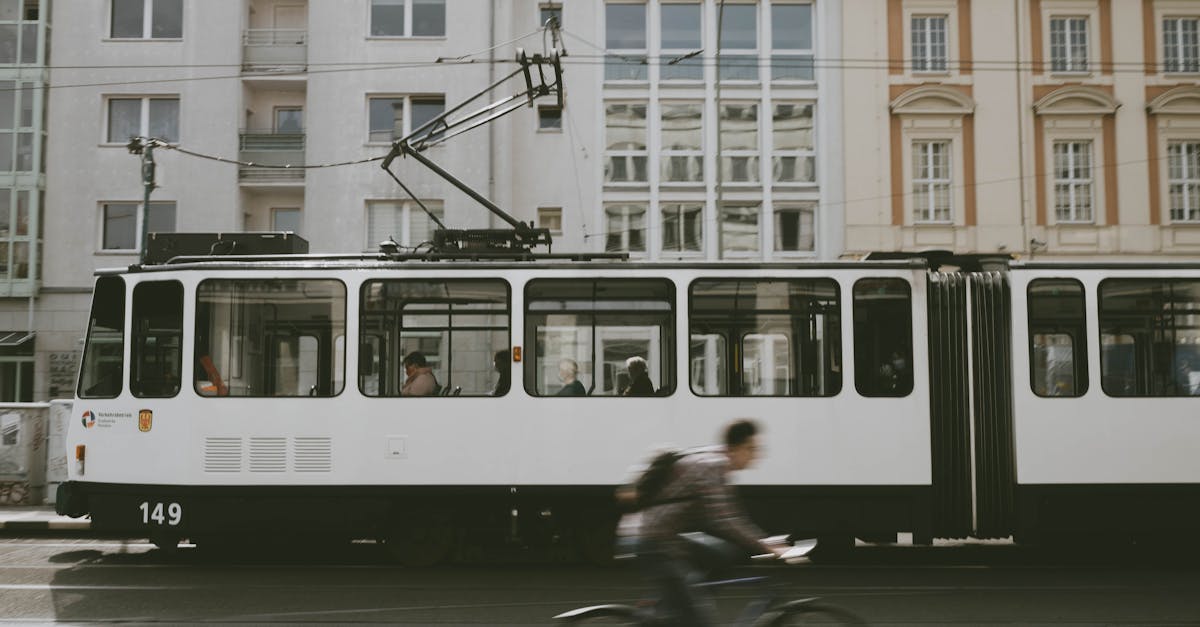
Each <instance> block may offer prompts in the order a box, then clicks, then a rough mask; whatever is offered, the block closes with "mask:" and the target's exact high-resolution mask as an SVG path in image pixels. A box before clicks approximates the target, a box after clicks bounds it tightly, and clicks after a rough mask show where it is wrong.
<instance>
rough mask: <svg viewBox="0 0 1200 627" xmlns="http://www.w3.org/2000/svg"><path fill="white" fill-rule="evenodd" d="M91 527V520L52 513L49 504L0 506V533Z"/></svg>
mask: <svg viewBox="0 0 1200 627" xmlns="http://www.w3.org/2000/svg"><path fill="white" fill-rule="evenodd" d="M91 528H92V521H91V520H89V519H87V518H70V517H68V516H59V515H58V514H56V513H54V507H52V506H49V505H47V506H42V507H34V506H24V505H16V506H2V507H0V534H11V533H22V532H27V531H87V530H89V529H91Z"/></svg>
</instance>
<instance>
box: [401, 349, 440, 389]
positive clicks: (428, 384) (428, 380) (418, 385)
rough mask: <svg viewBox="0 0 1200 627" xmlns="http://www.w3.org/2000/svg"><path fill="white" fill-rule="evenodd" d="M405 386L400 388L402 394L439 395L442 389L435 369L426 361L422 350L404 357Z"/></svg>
mask: <svg viewBox="0 0 1200 627" xmlns="http://www.w3.org/2000/svg"><path fill="white" fill-rule="evenodd" d="M404 374H405V376H406V377H407V378H406V379H405V380H404V386H403V387H401V388H400V396H437V395H438V392H440V391H441V386H440V385H438V382H437V377H434V376H433V369H432V368H430V367H429V365H428V364H427V363H426V361H425V355H424V354H423V353H421V351H413V352H411V353H409V354H408V355H406V356H405V357H404Z"/></svg>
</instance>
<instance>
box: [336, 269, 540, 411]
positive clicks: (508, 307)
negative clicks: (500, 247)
mask: <svg viewBox="0 0 1200 627" xmlns="http://www.w3.org/2000/svg"><path fill="white" fill-rule="evenodd" d="M427 282H436V283H438V284H447V283H448V284H455V283H459V284H462V283H497V284H500V285H503V286H504V314H505V316H507V325H506V327H505V330H506V334H505V346H504V348H505V351H507V352H508V353H509V362H508V365H509V368H510V372H509V383H508V389H507V390H505V392H504V394H499V395H496V396H492V395H491V394H439V395H436V396H435V395H430V396H426V397H408V396H403V395H401V394H399V393H397V394H395V395H385V394H373V395H372V394H367V393H366V392H364V391H363V373H362V372H361V365H362V363H361V361H360V362H359V363H358V364H356V365H355V369H354V380H355V386H356V387H355V389H356V390H357V392H358V394H359V395H360V396H362V397H363V398H370V399H397V398H454V397H459V398H501V397H504V396H507V395H509V394H511V393H512V391H513V384H512V376H513V373H512V372H511V369H512V368H514V367H515V366H517V364H519V363H520V362H516V361H513V360H512V347H513V325H514V324H515V322H516V319H515V318H514V317H513V297H512V294H513V289H512V282H510V281H509V280H508V279H505V278H503V277H495V276H481V277H465V276H455V277H451V278H440V277H430V278H425V279H422V278H405V277H379V278H371V279H367V280H365V281H363V282H362V283H361V284H360V285H359V287H358V313H357V315H358V318H357V324H358V327H359V336H358V340H359V342H358V345H359V347H360V349H359V350H361V346H362V344H363V343H364V342H363V341H364V339H365V338H366V337H367V336H366V335H364V334H363V333H362V328H363V326H362V320H363V314H364V312H365V310H364V304H365V303H366V302H367V299H366V290H367V287H368V286H369V285H371V284H374V283H427ZM463 315H475V314H471V313H465V314H463ZM450 321H451V320H450V319H449V314H448V319H447V324H448V325H449V323H450ZM416 328H418V329H428V328H431V327H416ZM454 328H455V327H453V326H447V327H446V329H445V331H446V332H448V333H450V334H451V335H452V334H453V329H454ZM459 328H460V329H472V328H473V327H465V326H464V327H459ZM403 329H404V327H399V328H398V329H397V332H398V333H403ZM449 342H450V340H449V339H447V343H448V344H449ZM487 353H488V356H489V358H490V357H491V356H492V355H493V354H494V351H491V350H489V351H487ZM396 357H397V358H398V361H397V363H401V361H402V360H403V358H404V355H397V356H396ZM360 359H361V358H360ZM518 372H519V373H521V372H523V371H522V370H520V369H518ZM396 374H397V376H398V377H399V383H400V385H401V386H402V385H403V383H404V380H403V374H404V371H403V365H401V370H400V372H398V373H396ZM435 378H436V375H435ZM347 379H349V376H347ZM451 382H452V379H451V378H450V377H449V376H448V375H446V376H443V377H442V378H441V379H438V384H439V385H441V386H442V387H443V388H444V389H445V388H448V387H449V385H450V383H451Z"/></svg>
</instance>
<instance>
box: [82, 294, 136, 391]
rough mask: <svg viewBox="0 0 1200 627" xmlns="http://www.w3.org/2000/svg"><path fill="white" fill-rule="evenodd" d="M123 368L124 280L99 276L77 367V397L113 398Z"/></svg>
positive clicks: (119, 388) (118, 388)
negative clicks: (85, 337) (81, 363)
mask: <svg viewBox="0 0 1200 627" xmlns="http://www.w3.org/2000/svg"><path fill="white" fill-rule="evenodd" d="M124 369H125V281H124V280H122V279H121V278H120V277H101V278H100V279H99V280H98V281H96V290H95V293H94V295H93V296H92V314H91V320H90V321H89V323H88V332H87V342H86V343H85V344H84V347H83V365H82V366H81V367H80V370H79V391H78V393H79V398H116V397H117V396H118V395H119V394H120V393H121V374H122V371H123V370H124Z"/></svg>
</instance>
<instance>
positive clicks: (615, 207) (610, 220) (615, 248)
mask: <svg viewBox="0 0 1200 627" xmlns="http://www.w3.org/2000/svg"><path fill="white" fill-rule="evenodd" d="M604 218H605V224H606V227H607V228H606V230H605V233H606V236H605V241H604V250H605V251H606V252H610V253H611V252H629V253H640V252H645V251H646V205H645V204H638V203H623V204H612V205H608V206H606V207H605V208H604Z"/></svg>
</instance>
